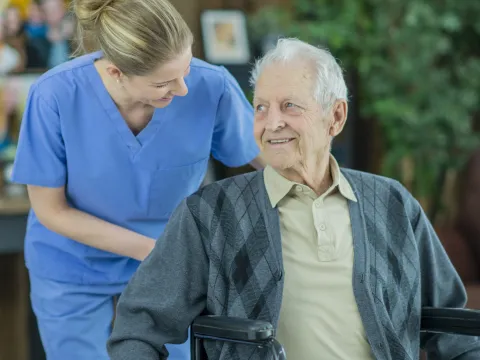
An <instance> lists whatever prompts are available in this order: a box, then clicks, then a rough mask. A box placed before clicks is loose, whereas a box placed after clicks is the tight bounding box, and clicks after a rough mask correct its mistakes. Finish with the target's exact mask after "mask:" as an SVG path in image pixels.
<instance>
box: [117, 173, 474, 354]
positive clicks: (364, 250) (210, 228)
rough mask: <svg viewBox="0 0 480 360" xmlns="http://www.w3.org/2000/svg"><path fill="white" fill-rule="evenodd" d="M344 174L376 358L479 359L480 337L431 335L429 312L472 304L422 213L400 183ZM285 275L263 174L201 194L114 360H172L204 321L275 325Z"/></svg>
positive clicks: (157, 255)
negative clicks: (423, 312) (172, 349)
mask: <svg viewBox="0 0 480 360" xmlns="http://www.w3.org/2000/svg"><path fill="white" fill-rule="evenodd" d="M342 172H343V174H344V175H345V177H346V178H347V180H348V181H349V183H350V184H351V186H352V188H353V190H354V192H355V195H356V197H357V199H358V202H349V209H350V217H351V223H352V230H353V240H354V259H355V260H354V273H353V290H354V294H355V299H356V301H357V304H358V308H359V311H360V315H361V318H362V321H363V324H364V327H365V331H366V335H367V338H368V341H369V344H370V345H371V347H372V351H373V354H374V356H375V358H376V359H378V360H416V359H418V358H419V349H420V347H422V348H424V349H426V350H427V351H428V353H429V354H430V355H431V356H432V358H433V359H435V360H453V359H455V360H474V359H475V360H478V359H480V342H479V341H478V340H477V338H473V337H461V336H452V335H422V336H420V332H419V330H420V309H421V307H422V306H447V307H463V306H464V305H465V302H466V294H465V289H464V287H463V285H462V283H461V281H460V279H459V277H458V275H457V273H456V272H455V270H454V268H453V267H452V264H451V263H450V261H449V259H448V258H447V255H446V254H445V251H444V249H443V248H442V246H441V245H440V242H439V240H438V238H437V236H436V235H435V233H434V230H433V229H432V227H431V225H430V223H429V222H428V220H427V218H426V217H425V215H424V213H423V211H422V209H421V208H420V206H419V204H418V202H417V201H416V200H414V199H413V198H412V196H411V195H410V194H409V193H408V192H407V191H406V190H405V189H404V188H403V187H402V186H401V185H400V184H399V183H398V182H396V181H393V180H390V179H386V178H383V177H379V176H375V175H371V174H366V173H361V172H357V171H352V170H345V169H342ZM283 271H284V270H283V266H282V249H281V239H280V227H279V217H278V213H277V209H276V208H272V207H271V205H270V202H269V201H268V196H267V193H266V189H265V185H264V180H263V172H262V171H258V172H253V173H249V174H245V175H240V176H236V177H233V178H229V179H225V180H222V181H220V182H217V183H213V184H210V185H208V186H206V187H204V188H202V189H200V190H199V191H198V192H196V193H195V194H193V195H192V196H190V197H188V198H187V199H186V200H185V201H183V202H182V203H181V204H180V205H179V207H178V208H177V209H176V211H175V212H174V213H173V214H172V216H171V220H170V222H169V224H168V225H167V227H166V230H165V232H164V234H163V235H162V237H161V238H160V239H159V241H158V242H157V245H156V247H155V249H154V250H153V252H152V253H151V255H150V256H149V257H148V258H147V259H146V260H145V261H144V262H143V263H142V265H141V266H140V268H139V269H138V271H137V272H136V274H135V275H134V276H133V278H132V280H131V282H130V283H129V285H128V286H127V288H126V290H125V291H124V293H123V294H122V296H121V298H120V301H119V304H118V307H117V318H116V321H115V326H114V328H113V332H112V335H111V338H110V340H109V343H108V351H109V354H110V357H111V359H112V360H140V359H141V360H154V359H155V360H158V359H162V360H163V359H166V357H167V354H168V353H167V352H166V350H165V347H164V344H166V343H181V342H184V341H185V340H186V339H187V329H188V327H189V325H190V324H191V322H192V321H193V319H194V318H195V317H196V316H198V315H200V314H202V313H208V314H216V315H228V316H236V317H243V318H250V319H261V320H267V321H270V322H271V323H272V324H273V325H274V326H276V325H277V322H278V317H279V310H280V306H281V301H282V290H283ZM318 276H322V274H318ZM205 348H206V350H207V353H208V357H209V359H212V360H217V359H220V360H247V359H249V360H265V359H269V356H268V354H267V353H266V352H265V351H266V350H265V349H255V348H253V347H249V346H248V345H231V344H225V343H214V342H212V343H208V342H207V343H206V344H205ZM287 357H288V354H287ZM290 360H299V359H290ZM318 360H322V359H321V354H319V356H318ZM359 360H360V359H359Z"/></svg>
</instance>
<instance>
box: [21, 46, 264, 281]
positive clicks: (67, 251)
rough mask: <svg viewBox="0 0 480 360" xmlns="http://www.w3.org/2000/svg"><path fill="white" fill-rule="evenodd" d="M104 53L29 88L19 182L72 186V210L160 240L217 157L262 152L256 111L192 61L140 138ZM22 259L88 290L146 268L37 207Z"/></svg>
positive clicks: (215, 73)
mask: <svg viewBox="0 0 480 360" xmlns="http://www.w3.org/2000/svg"><path fill="white" fill-rule="evenodd" d="M100 57H101V54H100V53H93V54H89V55H85V56H82V57H79V58H76V59H74V60H71V61H69V62H67V63H65V64H62V65H60V66H58V67H56V68H54V69H52V70H50V71H48V72H47V73H45V74H44V75H42V76H41V78H40V79H39V80H38V81H37V82H36V83H35V84H34V85H33V86H32V87H31V89H30V92H29V95H28V99H27V104H26V109H25V112H24V116H23V120H22V125H21V131H20V139H19V145H18V149H17V154H16V159H15V163H14V169H13V181H14V182H17V183H21V184H30V185H37V186H44V187H60V186H63V185H65V186H66V195H67V199H68V202H69V204H70V205H71V206H72V207H74V208H77V209H79V210H82V211H85V212H87V213H89V214H92V215H94V216H97V217H99V218H101V219H104V220H106V221H108V222H111V223H113V224H117V225H120V226H122V227H125V228H127V229H130V230H133V231H135V232H138V233H140V234H143V235H146V236H148V237H151V238H154V239H156V238H158V237H159V236H160V235H161V233H162V232H163V230H164V227H165V224H166V222H167V221H168V219H169V217H170V214H171V213H172V211H173V210H174V209H175V207H176V206H177V205H178V204H179V203H180V201H181V200H182V199H183V198H185V197H186V196H188V195H190V194H191V193H193V192H194V191H196V190H197V189H198V188H199V186H200V185H201V183H202V180H203V178H204V176H205V173H206V169H207V164H208V160H209V156H210V154H212V155H213V157H215V158H216V159H217V160H219V161H221V162H222V163H223V164H225V165H227V166H230V167H236V166H241V165H244V164H247V163H249V162H250V161H251V160H253V159H254V158H255V157H256V156H257V155H258V153H259V149H258V147H257V145H256V144H255V141H254V138H253V109H252V107H251V105H250V104H249V102H248V101H247V99H246V98H245V96H244V94H243V92H242V90H241V89H240V87H239V85H238V83H237V82H236V81H235V79H234V78H233V77H232V76H231V75H230V74H229V73H228V72H227V71H226V70H225V69H224V68H223V67H218V66H213V65H210V64H207V63H205V62H203V61H201V60H199V59H193V61H192V64H191V71H190V74H189V75H188V76H187V77H186V78H185V81H186V84H187V86H188V89H189V92H188V95H187V96H185V97H175V98H174V99H173V101H172V103H171V104H170V105H168V106H167V107H165V108H163V109H156V110H155V113H154V115H153V118H152V120H151V121H150V123H149V124H148V125H147V127H146V128H145V129H144V130H143V131H142V132H140V133H139V134H138V135H137V136H135V135H134V134H133V133H132V132H131V131H130V129H129V127H128V125H127V124H126V122H125V121H124V119H123V118H122V116H121V114H120V112H119V111H118V109H117V107H116V105H115V103H114V102H113V100H112V99H111V97H110V95H109V93H108V92H107V90H106V89H105V87H104V85H103V83H102V80H101V78H100V76H99V74H98V72H97V71H96V69H95V67H94V60H95V59H97V58H100ZM25 258H26V263H27V267H28V268H29V270H30V271H31V272H32V273H34V274H36V275H37V276H42V277H46V278H49V279H53V280H57V281H64V282H73V283H81V284H112V283H125V282H127V281H128V280H129V279H130V277H131V275H132V274H133V272H134V271H135V270H136V268H137V266H138V265H139V262H138V261H136V260H134V259H131V258H127V257H122V256H118V255H115V254H112V253H109V252H105V251H102V250H98V249H95V248H92V247H90V246H86V245H83V244H81V243H79V242H77V241H74V240H71V239H68V238H65V237H63V236H61V235H59V234H56V233H54V232H52V231H50V230H48V229H47V228H45V227H44V226H43V225H42V224H41V223H40V222H39V220H38V219H37V217H36V216H35V213H34V212H33V211H30V214H29V218H28V226H27V232H26V239H25Z"/></svg>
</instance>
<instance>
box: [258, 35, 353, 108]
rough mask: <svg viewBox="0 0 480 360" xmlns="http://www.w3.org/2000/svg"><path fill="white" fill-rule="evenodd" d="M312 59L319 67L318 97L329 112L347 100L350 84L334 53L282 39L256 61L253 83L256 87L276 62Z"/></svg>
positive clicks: (317, 68) (292, 39)
mask: <svg viewBox="0 0 480 360" xmlns="http://www.w3.org/2000/svg"><path fill="white" fill-rule="evenodd" d="M299 60H310V61H312V63H313V64H314V65H315V70H316V77H317V84H316V89H315V94H314V97H315V99H316V100H317V102H318V103H319V104H320V105H321V106H322V108H323V110H324V111H328V110H329V109H330V108H331V106H333V104H334V103H335V101H337V100H340V99H343V100H347V96H348V94H347V85H346V84H345V79H344V78H343V71H342V69H341V68H340V65H338V63H337V61H336V60H335V58H334V57H333V56H332V54H331V53H330V52H329V51H328V50H326V49H321V48H317V47H315V46H312V45H310V44H307V43H306V42H304V41H301V40H298V39H295V38H284V39H279V40H278V42H277V45H276V46H275V47H274V48H273V49H271V50H270V51H268V52H267V53H266V54H265V55H264V56H263V57H262V58H260V59H258V60H257V61H256V62H255V66H254V68H253V70H252V74H251V78H250V84H251V86H252V87H255V85H256V84H257V81H258V78H259V76H260V74H261V73H262V71H263V70H264V69H265V67H267V66H269V65H271V64H273V63H283V64H286V63H292V62H294V61H299Z"/></svg>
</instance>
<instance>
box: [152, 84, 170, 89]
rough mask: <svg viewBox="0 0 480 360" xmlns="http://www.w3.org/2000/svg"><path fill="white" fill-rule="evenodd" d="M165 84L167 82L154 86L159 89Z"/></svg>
mask: <svg viewBox="0 0 480 360" xmlns="http://www.w3.org/2000/svg"><path fill="white" fill-rule="evenodd" d="M167 85H168V84H161V85H155V87H156V88H157V89H161V88H164V87H166V86H167Z"/></svg>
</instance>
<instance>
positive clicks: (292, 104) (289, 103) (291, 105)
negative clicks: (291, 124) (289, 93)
mask: <svg viewBox="0 0 480 360" xmlns="http://www.w3.org/2000/svg"><path fill="white" fill-rule="evenodd" d="M285 107H286V108H287V109H288V108H294V107H297V105H295V104H294V103H291V102H287V103H285Z"/></svg>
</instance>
